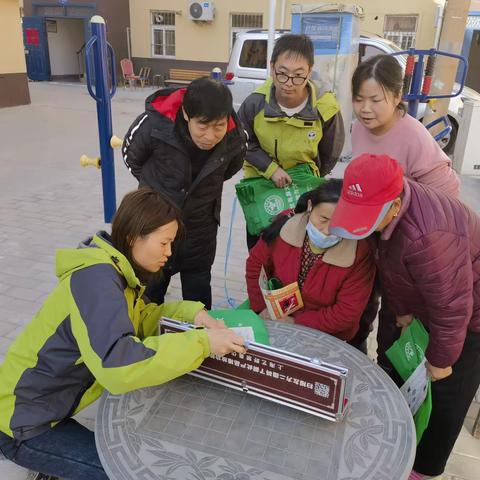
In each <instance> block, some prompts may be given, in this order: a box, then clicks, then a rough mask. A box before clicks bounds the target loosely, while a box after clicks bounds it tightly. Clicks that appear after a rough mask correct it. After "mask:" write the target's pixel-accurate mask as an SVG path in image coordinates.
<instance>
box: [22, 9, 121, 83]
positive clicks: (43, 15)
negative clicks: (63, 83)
mask: <svg viewBox="0 0 480 480" xmlns="http://www.w3.org/2000/svg"><path fill="white" fill-rule="evenodd" d="M23 3H24V5H23V13H24V22H23V23H24V29H25V26H26V25H28V26H30V27H31V28H33V29H37V30H38V31H39V37H40V40H39V41H38V40H36V39H35V37H33V38H32V36H31V35H30V36H27V35H25V44H26V45H25V46H26V48H27V50H28V44H29V42H30V41H31V40H32V39H33V41H36V42H37V43H39V44H40V46H42V45H43V47H44V48H43V52H41V53H43V59H44V65H43V71H42V75H41V76H40V77H39V78H35V79H41V80H50V79H53V80H61V79H66V80H78V79H82V77H83V74H84V68H85V67H84V65H85V57H84V54H85V48H84V47H85V43H86V42H87V41H88V39H89V38H90V35H91V29H90V18H91V17H92V16H93V15H101V16H102V17H103V18H104V19H105V22H106V25H107V37H108V41H109V42H110V44H111V45H112V46H113V49H114V51H115V55H116V67H117V73H118V74H119V73H120V67H119V62H120V59H122V58H125V57H127V55H128V53H127V34H128V27H129V25H130V18H129V16H130V12H129V1H128V0H24V2H23ZM34 47H35V45H34ZM37 66H38V62H33V61H30V59H29V58H28V56H27V70H28V73H29V76H30V78H32V75H31V69H33V68H36V67H37ZM35 74H36V73H35ZM35 74H34V75H35Z"/></svg>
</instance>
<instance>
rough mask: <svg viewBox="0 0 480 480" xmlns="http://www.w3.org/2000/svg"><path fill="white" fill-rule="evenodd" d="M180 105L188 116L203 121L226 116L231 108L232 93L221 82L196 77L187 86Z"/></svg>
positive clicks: (229, 113)
mask: <svg viewBox="0 0 480 480" xmlns="http://www.w3.org/2000/svg"><path fill="white" fill-rule="evenodd" d="M182 106H183V109H184V110H185V113H186V114H187V116H188V118H198V119H200V120H201V121H203V122H211V121H212V120H219V119H221V118H226V117H227V118H228V117H229V116H230V115H231V112H232V108H233V100H232V93H231V92H230V90H229V89H228V87H227V86H226V85H224V84H223V83H221V82H217V81H214V80H211V79H210V78H208V77H201V78H197V79H196V80H193V82H191V83H190V85H189V86H188V87H187V91H186V92H185V96H184V97H183V105H182Z"/></svg>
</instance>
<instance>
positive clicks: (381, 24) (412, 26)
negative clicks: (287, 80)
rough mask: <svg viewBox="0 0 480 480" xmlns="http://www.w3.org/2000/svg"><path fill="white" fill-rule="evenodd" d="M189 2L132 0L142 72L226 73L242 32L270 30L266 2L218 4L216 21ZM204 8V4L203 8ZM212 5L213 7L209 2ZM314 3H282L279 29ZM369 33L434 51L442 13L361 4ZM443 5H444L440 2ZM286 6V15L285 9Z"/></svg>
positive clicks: (427, 7) (411, 4) (135, 50)
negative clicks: (194, 13)
mask: <svg viewBox="0 0 480 480" xmlns="http://www.w3.org/2000/svg"><path fill="white" fill-rule="evenodd" d="M192 3H195V2H192V1H190V0H130V22H131V42H132V57H133V60H134V63H135V66H136V69H137V70H138V69H139V68H140V67H142V66H150V67H152V73H162V74H165V73H167V72H168V69H169V68H189V69H197V70H210V69H211V68H212V67H214V66H219V67H221V68H222V69H225V67H226V65H227V63H228V58H229V54H230V49H231V46H232V42H233V40H234V38H235V35H236V34H237V33H238V32H240V31H242V30H250V29H254V28H268V22H269V18H268V15H269V12H268V7H269V2H267V1H266V0H263V1H262V0H260V1H259V0H216V2H215V1H214V2H213V3H214V6H215V17H214V19H213V21H195V20H192V19H191V18H190V15H189V10H190V7H191V4H192ZM199 3H202V2H199ZM207 3H208V2H207ZM299 3H305V4H307V3H309V4H312V0H309V1H302V0H285V1H282V0H277V12H276V18H275V25H276V28H281V27H282V17H283V18H284V22H283V26H284V28H290V23H291V13H290V11H291V5H292V4H299ZM352 3H356V4H358V5H360V6H362V7H363V8H364V10H365V15H364V18H363V19H362V22H361V25H362V26H361V29H362V32H364V33H370V34H378V35H382V36H386V37H387V38H390V39H392V40H393V41H395V42H396V43H398V44H399V45H400V46H402V47H404V48H409V47H410V46H416V47H418V48H430V47H432V46H433V42H434V39H435V33H436V18H437V17H438V11H439V7H438V4H437V2H436V1H434V0H404V1H402V2H390V1H384V0H361V1H357V2H352ZM440 3H441V2H440ZM283 5H284V6H285V10H284V13H283V15H282V12H281V10H282V6H283Z"/></svg>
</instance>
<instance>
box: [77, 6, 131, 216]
mask: <svg viewBox="0 0 480 480" xmlns="http://www.w3.org/2000/svg"><path fill="white" fill-rule="evenodd" d="M90 23H91V24H92V37H91V38H90V40H89V41H88V43H87V46H86V48H85V61H86V73H87V89H88V93H90V96H91V97H92V98H93V99H94V100H95V101H96V103H97V119H98V134H99V138H100V157H96V158H89V157H87V156H86V155H82V157H81V158H80V165H81V166H82V167H86V166H95V167H96V168H101V170H102V188H103V215H104V219H105V223H110V222H111V220H112V217H113V214H114V213H115V210H116V198H115V167H114V163H113V148H114V147H117V146H120V145H121V144H122V141H121V140H120V139H119V138H118V137H115V136H112V106H111V99H112V97H113V96H114V95H115V91H116V85H117V82H116V74H115V53H114V51H113V48H112V46H111V45H110V44H109V43H108V42H107V33H106V25H105V20H104V19H103V18H102V17H100V16H99V15H95V16H93V17H92V19H91V20H90ZM92 54H93V65H92V58H91V57H92ZM93 82H95V88H94V87H93Z"/></svg>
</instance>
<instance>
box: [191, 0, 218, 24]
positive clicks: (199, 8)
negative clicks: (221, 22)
mask: <svg viewBox="0 0 480 480" xmlns="http://www.w3.org/2000/svg"><path fill="white" fill-rule="evenodd" d="M188 3H189V5H188V18H189V19H190V20H196V21H200V22H211V21H212V20H213V19H214V18H215V5H214V4H213V2H210V1H209V2H202V1H198V2H197V1H196V0H190V1H189V2H188Z"/></svg>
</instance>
